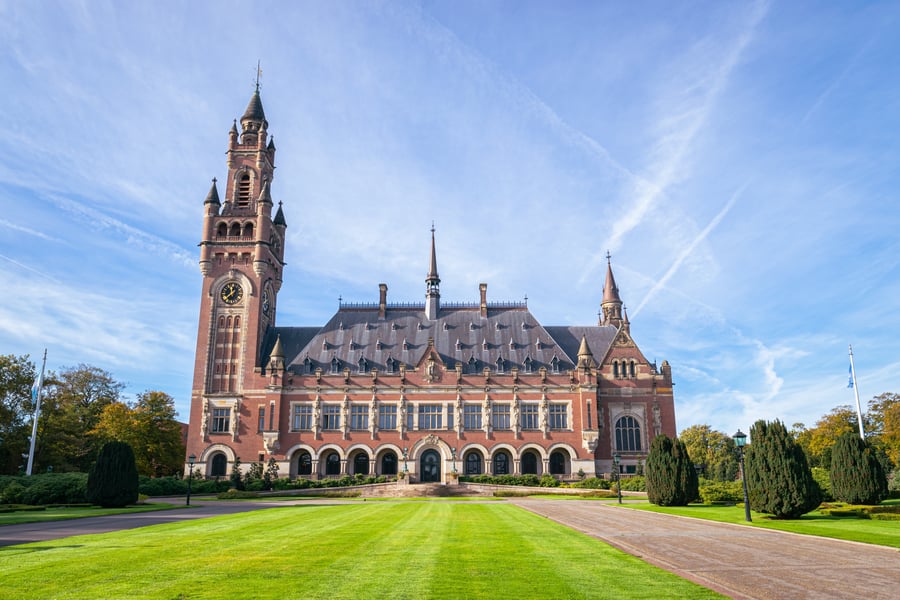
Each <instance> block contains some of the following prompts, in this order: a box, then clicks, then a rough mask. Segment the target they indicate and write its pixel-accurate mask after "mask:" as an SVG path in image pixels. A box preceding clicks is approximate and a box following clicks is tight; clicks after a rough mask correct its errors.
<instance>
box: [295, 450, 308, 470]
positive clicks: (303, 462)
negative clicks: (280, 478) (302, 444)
mask: <svg viewBox="0 0 900 600" xmlns="http://www.w3.org/2000/svg"><path fill="white" fill-rule="evenodd" d="M297 474H298V475H312V455H310V453H309V452H307V451H306V450H304V451H303V452H301V453H300V458H298V459H297Z"/></svg>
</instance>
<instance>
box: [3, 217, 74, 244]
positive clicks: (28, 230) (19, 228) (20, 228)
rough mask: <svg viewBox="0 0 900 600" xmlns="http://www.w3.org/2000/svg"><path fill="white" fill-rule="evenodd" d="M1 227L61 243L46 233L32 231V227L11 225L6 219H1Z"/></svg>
mask: <svg viewBox="0 0 900 600" xmlns="http://www.w3.org/2000/svg"><path fill="white" fill-rule="evenodd" d="M0 226H2V227H6V228H7V229H12V230H13V231H20V232H22V233H27V234H28V235H33V236H34V237H38V238H41V239H42V240H46V241H48V242H60V241H62V240H59V239H57V238H54V237H51V236H49V235H47V234H46V233H43V232H41V231H38V230H36V229H31V228H30V227H24V226H22V225H16V224H15V223H10V222H9V221H7V220H6V219H0Z"/></svg>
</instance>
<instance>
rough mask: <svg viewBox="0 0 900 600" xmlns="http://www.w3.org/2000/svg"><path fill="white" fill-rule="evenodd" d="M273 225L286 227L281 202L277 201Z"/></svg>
mask: <svg viewBox="0 0 900 600" xmlns="http://www.w3.org/2000/svg"><path fill="white" fill-rule="evenodd" d="M273 223H275V224H276V225H280V226H282V227H287V222H285V220H284V211H282V210H281V200H279V201H278V212H276V213H275V220H274V221H273Z"/></svg>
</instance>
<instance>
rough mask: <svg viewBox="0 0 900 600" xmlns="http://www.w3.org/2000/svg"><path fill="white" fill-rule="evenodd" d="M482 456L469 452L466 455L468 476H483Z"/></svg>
mask: <svg viewBox="0 0 900 600" xmlns="http://www.w3.org/2000/svg"><path fill="white" fill-rule="evenodd" d="M481 472H482V469H481V454H479V453H478V452H469V453H468V454H466V475H481Z"/></svg>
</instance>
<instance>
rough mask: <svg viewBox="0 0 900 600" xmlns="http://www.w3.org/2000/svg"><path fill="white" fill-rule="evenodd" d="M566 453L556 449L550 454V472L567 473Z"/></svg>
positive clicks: (555, 473) (554, 473)
mask: <svg viewBox="0 0 900 600" xmlns="http://www.w3.org/2000/svg"><path fill="white" fill-rule="evenodd" d="M566 458H567V456H566V453H565V452H563V451H561V450H556V451H555V452H553V454H551V455H550V474H551V475H565V474H566Z"/></svg>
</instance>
